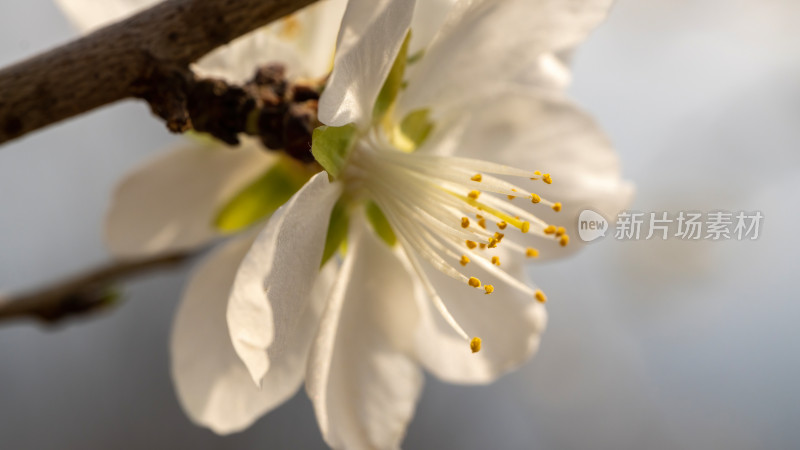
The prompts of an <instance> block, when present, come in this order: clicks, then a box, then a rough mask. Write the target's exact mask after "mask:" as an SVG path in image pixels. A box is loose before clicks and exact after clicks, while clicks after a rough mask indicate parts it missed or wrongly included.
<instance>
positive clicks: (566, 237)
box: [558, 234, 569, 247]
mask: <svg viewBox="0 0 800 450" xmlns="http://www.w3.org/2000/svg"><path fill="white" fill-rule="evenodd" d="M558 243H559V244H561V246H562V247H566V246H567V244H569V235H567V234H565V235H563V236H561V240H559V241H558Z"/></svg>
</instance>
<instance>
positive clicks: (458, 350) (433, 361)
mask: <svg viewBox="0 0 800 450" xmlns="http://www.w3.org/2000/svg"><path fill="white" fill-rule="evenodd" d="M501 261H502V268H503V269H505V270H506V271H507V272H508V273H509V274H510V275H512V276H514V277H515V278H517V279H519V280H523V281H524V280H525V279H526V277H525V274H524V272H523V270H522V267H521V264H520V263H519V261H515V260H514V259H513V258H508V257H507V256H506V255H503V256H501ZM467 268H468V269H469V270H470V274H471V275H473V276H475V277H477V278H478V279H480V280H481V281H482V282H483V283H485V284H492V285H493V286H494V288H495V290H494V293H492V294H490V295H486V294H484V293H483V290H482V289H475V288H472V287H470V286H467V285H466V284H464V283H461V282H458V281H456V280H454V279H452V278H450V277H448V276H446V275H444V274H442V273H441V272H439V271H438V270H435V269H433V268H431V269H430V270H428V271H427V273H428V277H429V279H430V280H431V282H432V283H433V284H434V286H435V287H436V292H437V293H438V294H439V295H440V296H441V297H442V299H443V300H444V302H445V304H446V305H447V308H448V310H449V311H450V312H451V313H452V315H453V317H454V318H455V319H456V320H457V321H458V323H459V324H460V325H461V327H462V328H464V330H465V331H466V332H467V333H469V334H470V335H471V336H477V337H479V338H481V340H482V349H481V351H480V352H478V353H472V352H471V351H470V347H469V343H468V342H466V341H465V340H464V339H463V338H462V337H460V336H459V335H458V334H457V333H456V332H455V331H454V330H453V329H452V328H451V327H450V326H449V325H448V324H447V323H446V322H445V320H444V319H443V318H442V316H441V315H440V314H439V313H438V312H437V310H436V309H435V308H434V307H433V306H432V304H431V301H430V299H428V297H427V295H426V294H425V291H424V290H423V289H421V288H419V287H418V288H417V290H416V291H417V295H416V298H417V304H418V306H419V311H420V325H419V326H418V327H417V328H416V330H417V331H416V334H415V336H414V344H415V349H416V354H417V357H418V358H419V361H420V362H421V363H422V365H423V366H424V367H425V369H427V370H428V371H430V372H431V373H432V374H434V375H435V376H437V377H438V378H440V379H441V380H443V381H446V382H450V383H489V382H491V381H493V380H494V379H496V378H497V377H498V376H500V375H502V374H504V373H506V372H508V371H510V370H512V369H514V368H516V367H517V366H519V365H520V364H522V363H523V362H525V361H526V360H528V358H530V357H531V355H532V354H533V353H534V352H535V351H536V349H537V348H538V347H539V339H540V334H541V333H542V332H544V329H545V326H546V324H547V312H546V311H545V309H544V306H543V305H542V304H540V303H538V302H536V300H535V299H533V298H530V297H528V296H526V295H524V294H522V293H520V292H519V291H517V290H515V289H513V288H511V287H510V286H508V285H507V284H505V283H503V282H501V281H498V280H497V279H493V277H492V276H490V275H489V274H488V273H487V272H486V271H484V270H483V269H482V268H480V267H477V265H475V264H474V262H471V263H470V264H468V265H467Z"/></svg>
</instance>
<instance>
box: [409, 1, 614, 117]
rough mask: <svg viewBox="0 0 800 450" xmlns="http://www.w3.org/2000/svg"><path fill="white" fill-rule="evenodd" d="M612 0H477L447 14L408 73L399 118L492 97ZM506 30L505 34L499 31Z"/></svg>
mask: <svg viewBox="0 0 800 450" xmlns="http://www.w3.org/2000/svg"><path fill="white" fill-rule="evenodd" d="M610 4H611V0H567V1H565V0H477V1H474V2H470V3H467V2H464V3H462V4H461V5H466V7H457V8H454V9H453V12H452V13H451V15H450V16H449V17H448V19H447V21H446V23H445V25H444V26H443V28H442V31H441V32H440V34H439V35H437V37H436V38H435V39H434V42H433V43H432V44H431V46H430V48H429V49H428V51H427V52H426V54H425V57H424V58H423V59H422V60H421V61H420V62H419V63H418V64H416V65H414V67H413V68H412V70H411V71H410V72H409V79H408V89H407V90H406V91H405V92H404V95H403V96H401V97H400V98H399V99H398V102H399V103H398V109H397V112H398V114H399V115H400V117H403V116H404V115H405V114H406V113H408V112H410V111H414V110H416V109H420V108H426V107H434V108H435V109H434V113H436V111H439V110H446V109H451V110H458V109H459V108H461V105H462V103H463V102H464V101H465V100H466V99H468V98H470V97H472V98H474V97H476V96H482V95H491V92H493V91H494V90H496V89H500V88H502V87H503V86H504V85H506V84H507V83H509V82H511V81H512V80H516V79H518V78H519V77H520V75H521V71H522V70H524V69H526V68H529V67H531V66H532V65H533V64H535V62H536V61H537V59H538V58H539V57H540V56H541V55H543V54H548V53H550V54H553V53H556V52H559V51H562V50H565V49H570V48H572V47H573V46H574V45H576V44H577V43H578V42H580V41H581V40H583V39H584V37H585V36H586V35H587V33H588V32H589V31H591V29H592V28H594V26H595V25H597V23H599V22H600V21H601V20H603V18H605V15H606V12H607V10H608V7H609V5H610ZM498 30H502V32H498ZM465 92H468V93H470V95H469V96H465V95H464V93H465Z"/></svg>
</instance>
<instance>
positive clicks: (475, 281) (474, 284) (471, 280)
mask: <svg viewBox="0 0 800 450" xmlns="http://www.w3.org/2000/svg"><path fill="white" fill-rule="evenodd" d="M467 283H469V285H470V286H472V287H474V288H479V287H481V280H479V279H477V278H475V277H469V281H467Z"/></svg>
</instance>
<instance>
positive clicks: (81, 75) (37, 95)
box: [0, 0, 314, 143]
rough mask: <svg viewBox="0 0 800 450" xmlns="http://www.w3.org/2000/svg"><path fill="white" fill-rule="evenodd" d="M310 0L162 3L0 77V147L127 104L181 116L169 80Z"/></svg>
mask: <svg viewBox="0 0 800 450" xmlns="http://www.w3.org/2000/svg"><path fill="white" fill-rule="evenodd" d="M313 1H314V0H167V1H164V2H162V3H159V4H158V5H156V6H154V7H152V8H150V9H148V10H145V11H143V12H141V13H139V14H137V15H135V16H132V17H130V18H128V19H126V20H123V21H121V22H119V23H116V24H113V25H110V26H107V27H105V28H102V29H100V30H98V31H96V32H94V33H92V34H90V35H88V36H86V37H83V38H81V39H78V40H75V41H73V42H71V43H68V44H66V45H63V46H61V47H58V48H55V49H53V50H50V51H48V52H46V53H43V54H41V55H39V56H36V57H33V58H31V59H28V60H26V61H22V62H20V63H18V64H15V65H13V66H11V67H8V68H5V69H3V70H0V143H3V142H7V141H10V140H12V139H15V138H18V137H20V136H23V135H25V134H27V133H30V132H32V131H35V130H37V129H40V128H43V127H45V126H47V125H51V124H54V123H56V122H59V121H61V120H64V119H67V118H69V117H73V116H76V115H78V114H82V113H84V112H87V111H91V110H93V109H95V108H98V107H100V106H104V105H107V104H110V103H113V102H116V101H118V100H122V99H126V98H132V97H138V98H144V99H147V100H148V101H150V103H151V107H152V108H153V110H154V111H156V112H157V113H159V112H160V111H167V112H166V113H165V114H160V115H162V117H164V116H165V115H168V114H171V113H174V111H180V109H181V108H174V107H171V106H170V105H169V102H178V103H181V102H184V101H185V99H181V98H180V89H178V90H177V91H176V92H177V94H175V95H166V96H165V95H162V94H161V92H163V91H164V87H165V83H167V81H168V80H169V79H177V80H180V79H181V77H182V76H184V75H180V74H186V73H187V72H188V66H189V64H191V63H192V62H194V61H196V60H197V59H199V58H201V57H202V56H203V55H205V54H207V53H209V52H210V51H212V50H214V49H215V48H217V47H219V46H221V45H224V44H226V43H228V42H230V41H231V40H233V39H235V38H237V37H239V36H242V35H244V34H246V33H248V32H250V31H252V30H255V29H256V28H258V27H260V26H263V25H265V24H267V23H269V22H271V21H273V20H275V19H278V18H280V17H283V16H285V15H287V14H290V13H292V12H294V11H296V10H298V9H300V8H302V7H304V6H307V5H309V4H311V3H313ZM175 74H179V75H178V76H177V78H176V76H175ZM179 82H180V81H179ZM176 97H177V98H176ZM154 102H156V104H154ZM158 102H160V103H158ZM165 119H166V120H167V122H168V124H170V126H171V127H174V128H175V130H174V131H182V129H185V128H187V127H188V124H186V123H182V122H181V120H182V118H181V117H165ZM170 121H171V123H170Z"/></svg>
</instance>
